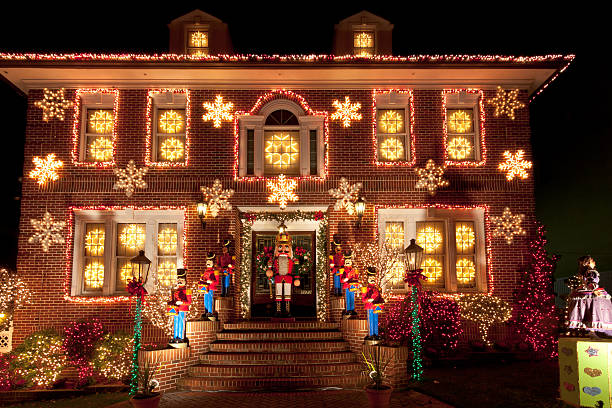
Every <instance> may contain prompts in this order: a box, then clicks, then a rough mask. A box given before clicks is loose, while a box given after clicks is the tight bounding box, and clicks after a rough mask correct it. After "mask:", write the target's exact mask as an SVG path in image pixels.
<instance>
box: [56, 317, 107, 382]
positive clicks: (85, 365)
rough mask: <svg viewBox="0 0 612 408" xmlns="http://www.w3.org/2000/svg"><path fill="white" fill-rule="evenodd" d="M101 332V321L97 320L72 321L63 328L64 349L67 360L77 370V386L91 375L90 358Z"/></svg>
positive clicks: (86, 380)
mask: <svg viewBox="0 0 612 408" xmlns="http://www.w3.org/2000/svg"><path fill="white" fill-rule="evenodd" d="M103 334H104V330H103V329H102V323H100V322H99V321H98V320H93V321H84V322H73V323H71V324H69V325H68V326H67V327H66V328H65V330H64V344H63V346H64V350H65V352H66V357H67V358H68V361H69V362H70V363H71V364H72V365H73V366H74V367H76V368H77V370H78V375H79V380H78V384H77V385H79V386H83V385H86V383H87V382H88V381H89V379H90V378H91V377H92V376H93V368H92V365H91V362H90V360H91V356H92V354H93V352H94V349H95V346H96V343H97V342H98V340H100V338H102V335H103Z"/></svg>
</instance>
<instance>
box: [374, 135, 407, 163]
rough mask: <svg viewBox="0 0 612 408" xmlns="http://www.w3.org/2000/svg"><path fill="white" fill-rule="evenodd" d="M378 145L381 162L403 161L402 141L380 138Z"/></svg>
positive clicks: (404, 153)
mask: <svg viewBox="0 0 612 408" xmlns="http://www.w3.org/2000/svg"><path fill="white" fill-rule="evenodd" d="M379 143H380V146H379V152H380V157H381V158H382V159H383V160H385V161H398V160H404V159H405V157H406V150H405V149H404V143H403V142H402V139H400V138H398V137H381V138H380V142H379Z"/></svg>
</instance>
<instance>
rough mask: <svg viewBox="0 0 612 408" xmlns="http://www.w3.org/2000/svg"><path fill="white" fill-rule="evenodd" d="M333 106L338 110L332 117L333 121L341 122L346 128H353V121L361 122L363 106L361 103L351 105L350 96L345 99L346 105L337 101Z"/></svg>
mask: <svg viewBox="0 0 612 408" xmlns="http://www.w3.org/2000/svg"><path fill="white" fill-rule="evenodd" d="M332 106H333V107H334V108H336V112H334V113H332V115H331V118H332V120H341V121H342V126H344V127H349V126H351V121H352V120H361V113H359V109H361V104H360V103H359V102H355V103H351V100H350V98H349V97H348V96H345V97H344V103H341V102H340V101H339V100H337V99H336V100H335V101H334V102H333V103H332Z"/></svg>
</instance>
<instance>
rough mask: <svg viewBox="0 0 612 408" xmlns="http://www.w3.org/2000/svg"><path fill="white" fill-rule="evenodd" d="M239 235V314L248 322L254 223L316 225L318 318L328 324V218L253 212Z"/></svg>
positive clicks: (314, 213) (311, 214)
mask: <svg viewBox="0 0 612 408" xmlns="http://www.w3.org/2000/svg"><path fill="white" fill-rule="evenodd" d="M240 218H241V221H242V232H241V234H240V238H241V239H240V242H241V252H240V279H239V282H240V313H241V316H242V318H243V319H248V318H249V317H250V314H251V306H250V286H251V276H252V270H251V256H252V244H253V243H252V232H253V222H255V221H277V222H278V223H281V222H287V221H319V226H318V228H317V265H316V266H317V271H316V291H317V300H316V302H317V317H318V319H319V320H321V321H326V320H327V291H326V290H325V288H326V285H327V275H328V273H327V225H328V222H327V217H326V216H325V213H323V212H322V211H300V210H297V211H293V212H287V213H270V212H256V213H243V214H241V216H240Z"/></svg>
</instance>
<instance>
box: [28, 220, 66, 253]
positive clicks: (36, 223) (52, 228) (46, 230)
mask: <svg viewBox="0 0 612 408" xmlns="http://www.w3.org/2000/svg"><path fill="white" fill-rule="evenodd" d="M30 223H31V224H32V227H34V230H36V232H35V233H34V235H32V236H31V237H30V238H29V239H28V243H30V244H41V245H42V250H43V251H44V252H48V251H49V247H50V246H51V244H63V243H64V237H63V236H62V233H61V231H62V229H63V228H64V227H65V226H66V223H65V222H64V221H57V222H56V221H55V220H54V219H53V216H52V215H51V214H50V213H49V211H46V212H45V215H44V216H43V218H42V220H35V219H30Z"/></svg>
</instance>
